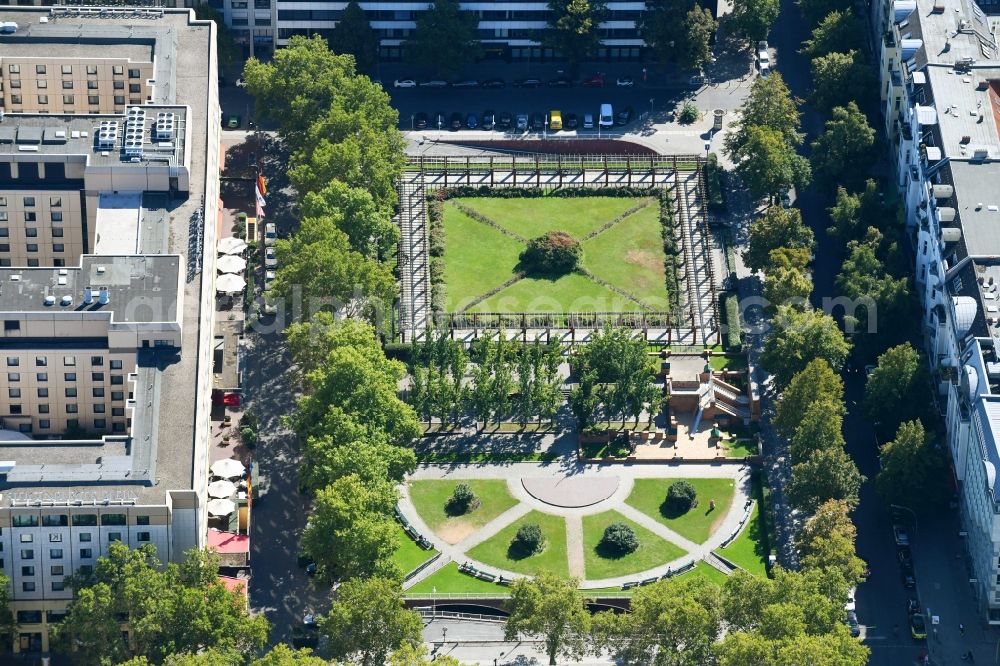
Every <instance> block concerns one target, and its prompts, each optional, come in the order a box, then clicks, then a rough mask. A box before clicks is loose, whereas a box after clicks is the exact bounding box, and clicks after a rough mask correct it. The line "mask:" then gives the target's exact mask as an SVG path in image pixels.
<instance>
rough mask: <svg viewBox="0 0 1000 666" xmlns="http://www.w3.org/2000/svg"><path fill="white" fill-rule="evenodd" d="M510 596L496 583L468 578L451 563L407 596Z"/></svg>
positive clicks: (426, 579) (417, 585)
mask: <svg viewBox="0 0 1000 666" xmlns="http://www.w3.org/2000/svg"><path fill="white" fill-rule="evenodd" d="M435 589H436V590H437V594H455V593H459V594H461V593H465V594H497V595H501V594H502V595H504V596H506V595H507V594H508V588H506V587H503V586H501V585H497V584H496V583H488V582H486V581H485V580H479V579H478V578H473V577H472V576H466V575H465V574H464V573H461V572H460V571H459V570H458V565H457V564H455V563H454V562H449V563H448V564H446V565H444V566H443V567H441V568H440V569H438V570H437V571H435V572H434V573H432V574H431V575H430V576H428V577H427V578H425V579H423V580H422V581H420V582H419V583H417V584H416V585H414V586H413V587H411V588H410V589H409V590H407V591H406V593H407V594H433V593H434V590H435Z"/></svg>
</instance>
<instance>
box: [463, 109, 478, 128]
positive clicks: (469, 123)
mask: <svg viewBox="0 0 1000 666" xmlns="http://www.w3.org/2000/svg"><path fill="white" fill-rule="evenodd" d="M465 126H466V127H468V128H469V129H476V128H477V127H479V118H477V117H476V114H474V113H470V114H469V115H467V116H466V117H465Z"/></svg>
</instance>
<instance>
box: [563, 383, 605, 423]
mask: <svg viewBox="0 0 1000 666" xmlns="http://www.w3.org/2000/svg"><path fill="white" fill-rule="evenodd" d="M596 383H597V373H596V372H595V371H593V370H588V371H586V372H584V373H582V374H581V376H580V383H579V384H577V386H576V388H574V389H573V390H572V391H571V392H570V394H569V408H570V410H571V411H572V412H573V416H575V417H576V422H577V426H578V427H579V429H580V430H586V429H587V428H588V427H590V426H592V425H594V414H595V413H596V412H597V407H598V405H599V404H600V398H599V397H598V395H597V392H596V391H595V390H594V388H595V386H596Z"/></svg>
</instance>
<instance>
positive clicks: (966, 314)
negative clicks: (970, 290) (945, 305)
mask: <svg viewBox="0 0 1000 666" xmlns="http://www.w3.org/2000/svg"><path fill="white" fill-rule="evenodd" d="M951 300H952V301H953V302H954V303H955V328H956V329H957V330H956V331H955V332H956V333H957V334H958V337H959V338H964V337H965V336H966V335H968V334H969V331H971V330H972V322H974V321H975V320H976V314H977V313H978V312H979V306H978V305H977V304H976V299H974V298H972V297H971V296H954V297H952V299H951Z"/></svg>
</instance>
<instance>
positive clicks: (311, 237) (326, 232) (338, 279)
mask: <svg viewBox="0 0 1000 666" xmlns="http://www.w3.org/2000/svg"><path fill="white" fill-rule="evenodd" d="M275 251H276V254H277V257H278V262H279V268H278V270H277V276H276V277H275V280H274V290H275V293H277V294H279V295H281V296H282V297H283V298H286V299H293V298H294V299H298V298H302V299H304V301H303V302H304V304H305V307H306V310H307V311H306V312H305V314H306V315H312V314H313V313H314V312H317V311H319V310H320V309H321V308H322V309H336V310H339V309H340V308H347V309H348V310H349V311H357V310H360V309H363V308H364V307H376V309H378V308H379V307H380V305H379V304H384V303H391V302H392V300H393V298H394V297H395V294H396V281H395V279H394V278H393V276H392V271H391V270H390V268H389V267H388V266H385V265H383V264H381V263H379V262H377V261H375V260H373V259H369V258H367V257H365V256H364V255H362V254H359V253H358V252H355V251H354V250H352V249H351V247H350V242H349V240H348V238H347V235H346V234H344V232H343V231H341V230H340V229H338V228H337V223H336V220H335V219H334V218H330V217H318V218H317V217H309V218H305V219H304V220H302V224H301V226H300V227H299V230H298V232H296V233H295V234H293V235H292V236H291V237H290V238H287V239H286V238H280V239H278V242H277V243H276V244H275ZM293 302H294V301H293Z"/></svg>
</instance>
